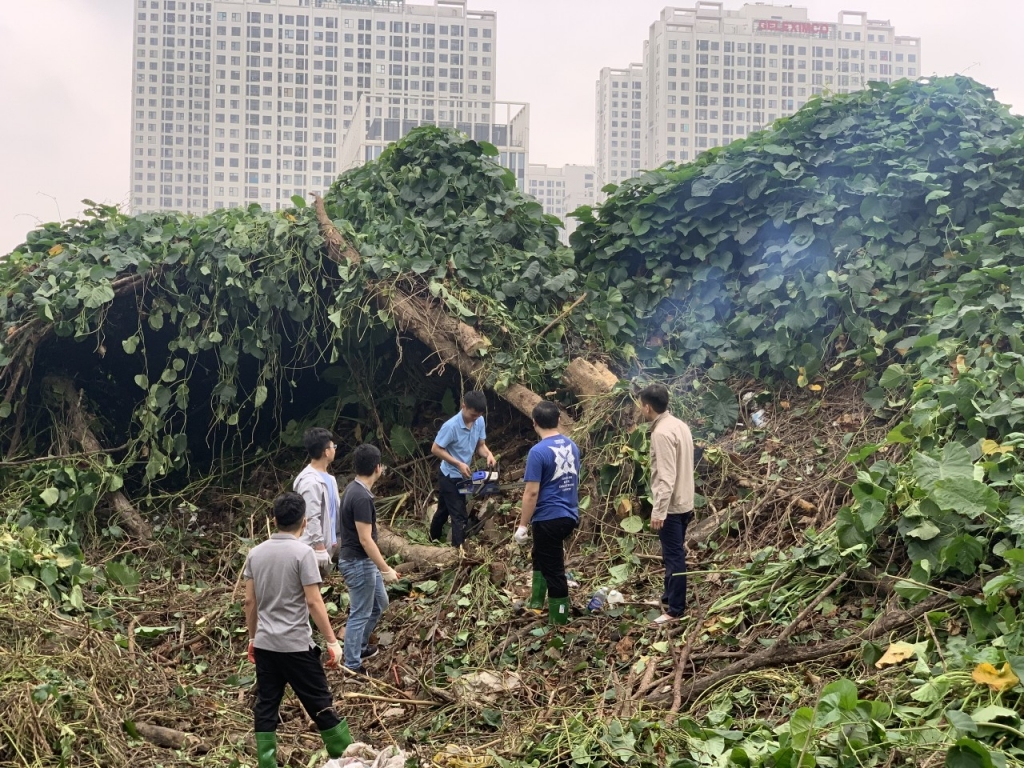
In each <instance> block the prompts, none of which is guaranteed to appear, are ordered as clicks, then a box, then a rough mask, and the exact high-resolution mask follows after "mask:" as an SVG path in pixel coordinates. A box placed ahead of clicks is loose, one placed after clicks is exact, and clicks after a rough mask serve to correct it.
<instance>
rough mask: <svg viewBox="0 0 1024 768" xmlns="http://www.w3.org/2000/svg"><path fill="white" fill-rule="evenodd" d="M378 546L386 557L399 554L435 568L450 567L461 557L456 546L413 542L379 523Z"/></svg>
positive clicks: (406, 558) (404, 558)
mask: <svg viewBox="0 0 1024 768" xmlns="http://www.w3.org/2000/svg"><path fill="white" fill-rule="evenodd" d="M377 546H378V547H379V548H380V551H381V554H383V555H384V556H385V557H391V556H393V555H398V556H400V557H401V558H402V560H403V561H405V562H407V563H412V564H413V565H422V566H431V567H435V568H449V567H451V566H453V565H455V564H456V563H457V562H459V557H460V556H459V550H458V549H455V548H454V547H432V546H429V545H427V544H411V543H409V542H408V541H406V540H405V539H404V538H402V537H401V536H399V535H398V534H397V533H395V532H394V531H392V530H391V529H390V528H388V527H387V526H384V525H379V524H378V526H377ZM399 568H401V566H399Z"/></svg>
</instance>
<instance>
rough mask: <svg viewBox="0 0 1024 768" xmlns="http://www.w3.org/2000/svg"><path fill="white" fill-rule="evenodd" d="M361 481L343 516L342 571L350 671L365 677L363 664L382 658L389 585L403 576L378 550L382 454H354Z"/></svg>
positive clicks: (351, 490) (345, 500) (351, 489)
mask: <svg viewBox="0 0 1024 768" xmlns="http://www.w3.org/2000/svg"><path fill="white" fill-rule="evenodd" d="M352 461H353V463H354V464H355V471H356V479H355V480H353V481H352V482H351V483H349V484H348V486H347V487H346V488H345V493H343V494H342V496H341V507H340V509H339V511H338V541H339V542H340V544H341V548H340V550H339V554H338V570H340V571H341V575H342V576H343V577H344V579H345V585H346V586H347V587H348V598H349V609H348V624H346V625H345V642H344V646H345V668H346V669H348V670H351V671H353V672H363V660H364V659H368V658H370V657H371V656H373V655H375V654H376V653H377V648H376V647H375V646H372V645H370V635H371V634H373V630H374V628H375V627H376V626H377V622H378V621H379V620H380V616H381V613H383V612H384V609H385V608H387V607H388V593H387V590H386V589H385V588H384V584H385V583H388V584H390V583H392V582H395V581H398V579H399V576H398V573H397V572H396V571H395V570H394V569H393V568H392V567H391V566H390V565H388V564H387V562H386V561H385V560H384V556H383V555H382V554H381V553H380V549H378V548H377V509H376V507H374V504H373V485H374V483H376V482H377V480H379V479H380V476H381V474H383V472H384V467H382V466H381V463H380V451H379V450H378V449H377V448H376V447H375V446H373V445H360V446H359V447H358V448H356V450H355V452H354V453H353V454H352Z"/></svg>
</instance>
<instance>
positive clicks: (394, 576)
mask: <svg viewBox="0 0 1024 768" xmlns="http://www.w3.org/2000/svg"><path fill="white" fill-rule="evenodd" d="M380 577H381V578H382V579H384V583H385V584H394V583H395V582H396V581H398V580H399V578H401V577H400V576H399V575H398V571H396V570H395V569H394V568H388V569H387V570H386V571H381V572H380Z"/></svg>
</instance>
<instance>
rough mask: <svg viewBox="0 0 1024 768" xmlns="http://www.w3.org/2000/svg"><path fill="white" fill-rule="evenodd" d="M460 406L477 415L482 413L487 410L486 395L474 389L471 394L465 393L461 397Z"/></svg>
mask: <svg viewBox="0 0 1024 768" xmlns="http://www.w3.org/2000/svg"><path fill="white" fill-rule="evenodd" d="M462 404H463V405H464V406H466V407H467V408H471V409H472V410H474V411H477V412H478V413H484V412H485V411H486V410H487V395H485V394H484V393H483V392H481V391H480V390H478V389H474V390H473V391H472V392H467V393H466V394H464V395H463V396H462Z"/></svg>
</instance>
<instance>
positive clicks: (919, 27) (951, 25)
mask: <svg viewBox="0 0 1024 768" xmlns="http://www.w3.org/2000/svg"><path fill="white" fill-rule="evenodd" d="M671 4H672V3H670V2H666V0H470V8H475V9H479V10H484V9H489V10H495V11H497V12H498V45H497V49H498V63H497V98H498V99H502V100H507V101H527V102H529V103H530V105H531V127H530V139H531V148H530V159H531V161H533V162H540V163H549V164H552V165H561V164H563V163H590V162H593V152H594V83H595V81H596V79H597V76H598V74H599V72H600V70H601V68H602V67H605V66H612V67H621V66H624V65H626V64H629V63H630V62H634V61H639V60H640V54H641V50H642V45H643V40H644V39H645V38H646V37H647V33H648V28H649V27H650V25H651V23H652V22H653V21H654V20H655V19H657V18H658V16H659V14H660V12H661V9H662V8H663V7H665V6H666V5H671ZM675 4H676V5H679V6H682V7H693V0H684V1H682V2H677V3H675ZM792 4H793V5H800V6H806V7H808V8H810V11H811V16H812V18H814V19H815V20H820V21H835V19H836V15H837V14H838V12H839V11H840V10H844V9H845V10H860V11H867V12H868V14H869V16H870V17H871V18H875V19H889V20H891V21H892V22H893V24H894V25H895V26H896V32H897V34H903V35H912V36H917V37H921V38H923V42H922V58H923V65H924V66H923V69H924V73H925V74H942V75H945V74H953V73H956V72H961V73H967V74H969V75H971V76H972V77H974V78H976V79H978V80H980V81H981V82H983V83H986V84H987V85H990V86H992V87H994V88H996V89H997V90H998V95H999V97H1000V99H1001V100H1002V101H1004V102H1006V103H1009V104H1011V105H1014V106H1015V111H1017V112H1021V111H1024V57H1022V56H1021V51H1020V48H1021V42H1020V33H1021V27H1022V26H1024V0H974V2H965V0H806V2H794V3H792ZM740 5H741V0H727V2H726V7H727V8H738V7H739V6H740ZM132 6H133V3H132V2H131V0H29V1H23V2H15V0H0V105H2V107H3V113H4V115H5V116H4V118H3V119H2V120H0V253H8V252H9V251H11V250H12V249H13V248H14V247H15V246H17V245H18V244H19V243H20V242H22V241H23V239H24V236H25V233H26V232H27V231H28V230H30V229H32V228H33V227H34V226H35V225H36V223H37V222H38V221H53V220H55V219H57V218H60V217H64V218H67V217H71V216H75V215H77V214H79V213H80V212H81V210H82V205H81V203H80V201H81V200H82V199H83V198H89V199H92V200H96V201H98V202H111V203H121V202H123V201H125V200H126V199H127V198H128V190H129V184H130V178H129V173H130V169H129V160H130V156H129V153H130V129H131V98H132V93H131V87H132V83H131V75H132V67H131V55H132V10H133V7H132Z"/></svg>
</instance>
